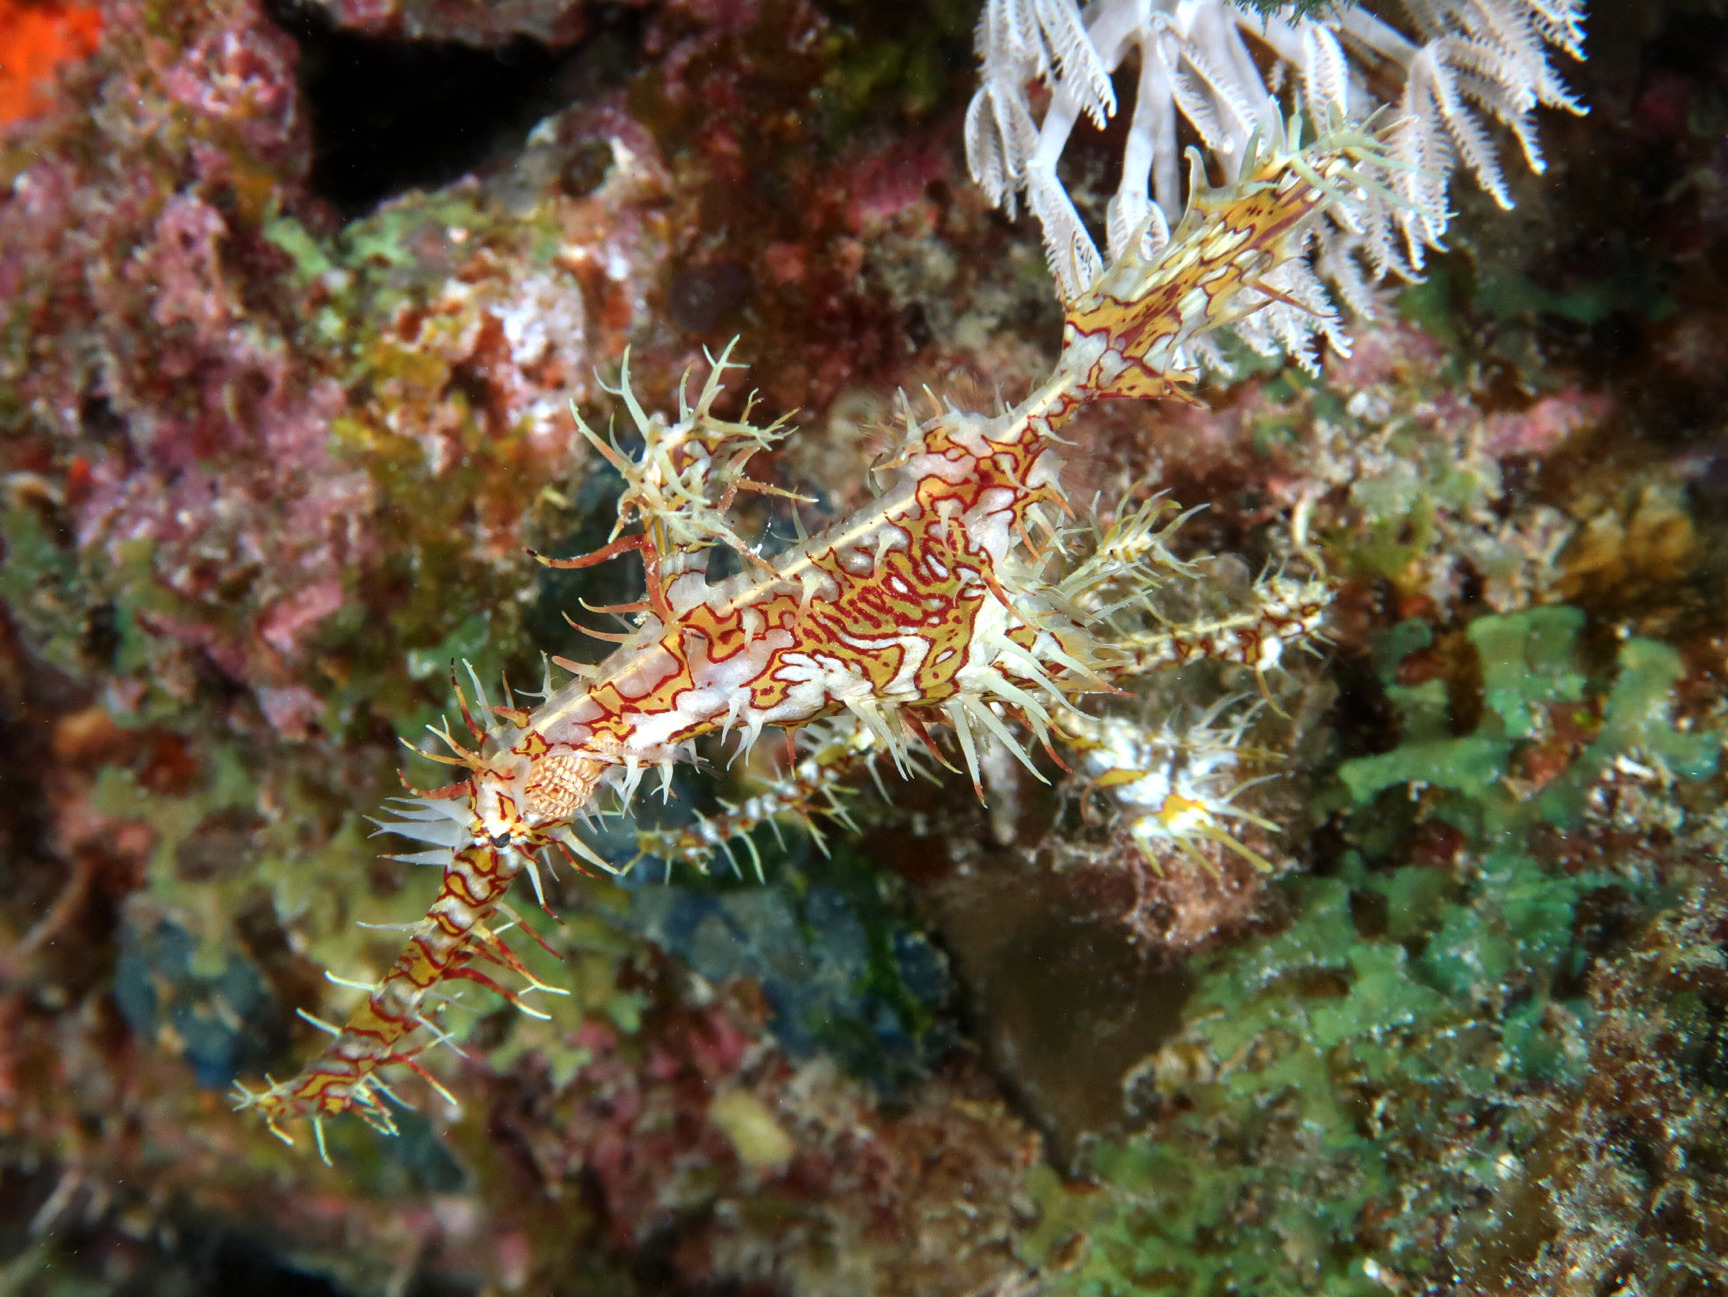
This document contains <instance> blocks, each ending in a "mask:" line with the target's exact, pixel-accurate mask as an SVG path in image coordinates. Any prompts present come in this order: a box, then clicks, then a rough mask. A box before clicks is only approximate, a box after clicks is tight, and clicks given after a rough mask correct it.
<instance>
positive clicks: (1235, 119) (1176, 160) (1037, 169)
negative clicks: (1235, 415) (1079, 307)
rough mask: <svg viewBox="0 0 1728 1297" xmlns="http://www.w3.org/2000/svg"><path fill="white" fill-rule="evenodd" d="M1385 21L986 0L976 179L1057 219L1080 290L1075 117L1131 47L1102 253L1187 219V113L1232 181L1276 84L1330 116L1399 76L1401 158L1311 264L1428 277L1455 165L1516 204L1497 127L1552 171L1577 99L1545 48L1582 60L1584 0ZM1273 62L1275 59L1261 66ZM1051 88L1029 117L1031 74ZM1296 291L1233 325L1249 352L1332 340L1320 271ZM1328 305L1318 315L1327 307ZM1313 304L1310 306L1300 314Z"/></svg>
mask: <svg viewBox="0 0 1728 1297" xmlns="http://www.w3.org/2000/svg"><path fill="white" fill-rule="evenodd" d="M1385 7H1386V8H1389V9H1390V10H1391V13H1390V14H1389V16H1388V17H1381V16H1377V15H1376V14H1374V13H1370V12H1368V11H1367V10H1364V9H1360V8H1341V9H1339V10H1336V11H1331V12H1328V13H1327V14H1325V15H1324V16H1318V17H1308V18H1299V17H1297V16H1296V13H1295V10H1294V8H1293V7H1289V8H1286V9H1283V10H1279V11H1276V12H1273V13H1270V14H1263V13H1260V12H1258V11H1251V10H1249V9H1247V8H1245V7H1239V6H1238V5H1237V4H1235V3H1232V2H1231V0H1092V3H1090V4H1088V5H1086V7H1085V9H1084V10H1083V11H1082V10H1081V9H1080V8H1079V7H1078V4H1077V0H986V3H985V7H984V13H983V16H982V18H981V19H980V20H979V24H978V33H977V41H978V53H979V58H980V61H981V63H982V81H981V84H980V87H979V90H978V93H977V95H976V96H975V97H974V99H973V101H972V105H971V109H970V111H969V112H968V114H967V118H966V154H967V161H968V164H969V165H970V167H971V170H972V174H973V176H974V177H975V178H976V179H977V181H978V183H979V184H980V185H981V186H982V188H983V189H984V191H985V193H987V194H988V195H989V196H990V198H991V199H992V201H994V202H996V203H998V204H1000V205H1001V206H1003V207H1004V208H1005V209H1006V210H1007V211H1008V212H1009V214H1010V215H1012V214H1013V213H1014V210H1015V200H1016V198H1017V196H1018V195H1020V194H1022V193H1023V194H1024V195H1025V197H1026V201H1027V206H1029V207H1030V208H1031V209H1032V211H1033V213H1034V214H1035V215H1036V216H1037V217H1038V219H1039V221H1040V223H1041V224H1042V226H1043V230H1044V241H1045V250H1046V253H1047V255H1048V256H1049V259H1050V265H1051V269H1052V271H1053V273H1054V274H1055V275H1056V278H1057V280H1058V283H1059V285H1060V287H1061V290H1062V293H1063V295H1064V296H1065V297H1068V298H1070V299H1072V298H1073V297H1075V296H1077V295H1078V294H1080V293H1082V292H1084V291H1085V289H1086V288H1087V287H1088V286H1089V285H1090V283H1091V281H1092V279H1093V278H1094V277H1096V275H1097V274H1098V273H1099V271H1100V269H1101V268H1102V266H1103V265H1104V263H1105V260H1106V255H1105V254H1101V253H1100V252H1099V249H1098V247H1097V245H1096V243H1095V242H1094V240H1093V235H1092V233H1091V232H1090V231H1089V230H1088V229H1087V227H1086V224H1085V222H1084V221H1083V220H1082V218H1081V216H1080V214H1079V212H1078V211H1077V210H1076V208H1075V206H1074V203H1073V200H1072V199H1071V198H1070V197H1069V195H1068V192H1067V190H1066V188H1065V187H1064V185H1063V183H1062V180H1061V177H1060V175H1059V173H1058V164H1059V162H1060V161H1061V158H1062V154H1063V152H1064V150H1065V148H1066V147H1067V143H1068V140H1069V138H1070V136H1071V134H1072V132H1073V130H1074V128H1075V126H1076V125H1077V124H1078V123H1079V121H1080V118H1081V117H1083V116H1084V117H1087V118H1090V119H1091V120H1092V121H1093V122H1095V123H1098V124H1102V123H1103V121H1104V120H1105V119H1106V118H1108V117H1109V116H1111V115H1113V114H1114V113H1115V111H1116V102H1115V96H1114V92H1113V90H1112V88H1111V82H1110V76H1111V74H1113V73H1115V72H1116V71H1117V70H1119V69H1120V68H1122V67H1123V65H1124V64H1125V63H1126V62H1128V60H1129V57H1130V55H1133V56H1135V57H1136V58H1137V60H1138V63H1139V74H1138V77H1137V81H1136V90H1135V96H1134V105H1133V111H1132V115H1131V117H1130V120H1129V127H1128V133H1127V141H1126V144H1125V146H1124V150H1123V166H1122V179H1121V183H1120V185H1119V187H1118V188H1117V191H1116V193H1115V195H1114V196H1113V197H1112V198H1111V200H1110V203H1109V206H1108V209H1107V211H1106V215H1105V230H1104V234H1105V243H1106V249H1107V255H1108V257H1110V258H1114V257H1116V256H1118V255H1120V254H1121V253H1122V251H1123V250H1124V249H1125V248H1126V246H1127V244H1128V241H1129V240H1130V239H1133V238H1138V237H1140V236H1141V232H1142V231H1144V230H1146V229H1148V222H1149V218H1150V217H1151V215H1152V213H1153V211H1154V209H1155V208H1156V209H1158V210H1159V211H1160V213H1161V219H1160V220H1159V221H1157V222H1156V226H1155V228H1154V235H1153V236H1154V237H1156V229H1159V228H1168V226H1170V225H1172V224H1174V223H1175V221H1176V220H1177V219H1178V218H1179V217H1180V216H1181V214H1182V208H1183V204H1184V202H1185V195H1184V194H1183V192H1182V183H1181V179H1182V165H1181V157H1180V146H1179V142H1178V134H1177V132H1178V125H1179V123H1178V118H1181V119H1183V120H1185V121H1186V122H1187V123H1188V125H1189V126H1190V127H1191V128H1192V130H1193V131H1194V132H1195V134H1197V135H1198V136H1199V137H1200V139H1201V140H1202V141H1203V142H1204V143H1205V146H1206V149H1207V151H1208V152H1210V153H1211V155H1212V158H1213V160H1214V163H1215V164H1216V165H1217V167H1218V168H1219V169H1220V170H1221V171H1222V172H1223V173H1224V174H1225V176H1226V177H1227V178H1234V177H1235V175H1236V174H1237V173H1238V171H1239V169H1240V167H1241V165H1242V160H1243V158H1244V156H1245V154H1246V153H1247V151H1248V149H1249V147H1250V145H1251V143H1252V141H1253V140H1254V139H1255V138H1256V137H1259V138H1261V139H1266V138H1269V137H1270V136H1271V135H1272V134H1273V132H1275V131H1277V130H1279V129H1281V126H1282V120H1283V116H1284V112H1285V110H1284V108H1283V106H1282V105H1281V104H1280V102H1279V91H1280V89H1281V88H1282V87H1283V86H1284V85H1285V84H1289V85H1290V86H1291V87H1292V93H1293V95H1294V96H1295V102H1294V103H1293V104H1292V105H1291V107H1292V108H1297V107H1299V108H1301V109H1302V110H1303V111H1305V112H1306V113H1307V114H1308V115H1309V116H1310V117H1311V118H1313V119H1315V120H1317V121H1322V122H1324V121H1328V120H1334V119H1341V118H1351V117H1355V118H1361V117H1365V116H1366V115H1367V114H1369V113H1371V112H1373V111H1374V110H1375V109H1377V108H1379V107H1381V106H1382V105H1381V103H1380V101H1379V99H1378V98H1377V97H1376V95H1375V93H1374V91H1373V90H1371V89H1370V81H1369V74H1370V73H1372V74H1374V84H1375V85H1376V86H1384V85H1385V84H1386V83H1387V74H1388V73H1392V74H1396V75H1397V76H1398V77H1399V78H1400V79H1401V81H1402V88H1401V90H1400V92H1399V94H1398V99H1397V103H1396V105H1395V111H1396V114H1397V124H1396V126H1394V127H1393V129H1392V131H1391V137H1390V141H1389V152H1390V154H1391V156H1392V158H1393V160H1394V162H1396V163H1397V164H1399V169H1398V170H1397V171H1396V173H1395V175H1394V177H1393V180H1392V182H1391V188H1390V190H1389V191H1386V192H1381V193H1366V192H1365V193H1364V194H1363V195H1362V196H1361V198H1362V201H1360V202H1357V203H1354V204H1351V205H1350V208H1349V212H1348V215H1347V216H1345V217H1344V218H1343V219H1339V220H1335V221H1334V222H1333V223H1332V224H1331V225H1329V226H1328V227H1326V228H1325V229H1324V230H1323V231H1322V233H1321V235H1320V238H1319V240H1318V246H1317V249H1316V255H1315V260H1314V265H1315V267H1316V270H1317V271H1318V274H1319V276H1321V277H1323V278H1324V280H1325V281H1326V282H1328V283H1330V284H1332V285H1333V287H1334V289H1335V290H1336V292H1337V295H1338V296H1339V298H1340V299H1341V300H1342V301H1343V303H1344V304H1345V305H1346V306H1347V307H1349V308H1350V309H1352V310H1355V311H1363V310H1364V309H1366V308H1367V307H1369V306H1370V305H1371V302H1372V295H1371V293H1370V291H1369V280H1370V278H1380V277H1383V276H1385V275H1388V274H1392V275H1398V276H1401V277H1404V278H1414V277H1416V276H1417V275H1419V273H1420V271H1421V269H1422V265H1423V261H1424V259H1425V257H1426V255H1427V253H1428V251H1429V250H1431V249H1438V248H1441V247H1443V246H1444V245H1443V240H1444V237H1445V234H1446V228H1447V225H1448V223H1449V221H1450V218H1451V212H1450V209H1449V207H1448V204H1447V198H1446V193H1447V188H1448V185H1449V182H1450V180H1451V177H1452V174H1453V172H1454V171H1455V170H1457V169H1458V168H1459V166H1460V164H1461V165H1462V166H1463V167H1464V168H1465V169H1467V170H1468V171H1469V172H1470V174H1471V175H1472V177H1473V178H1474V179H1475V180H1476V182H1477V183H1478V184H1479V185H1480V186H1481V187H1482V189H1483V190H1484V191H1486V192H1487V193H1488V194H1489V195H1490V196H1491V197H1492V198H1493V199H1494V200H1495V201H1496V202H1497V203H1499V204H1500V205H1501V206H1503V207H1509V206H1511V202H1512V198H1511V192H1510V189H1509V187H1508V185H1507V182H1506V176H1505V173H1504V171H1503V169H1502V166H1501V161H1500V154H1501V149H1500V146H1499V144H1498V142H1497V141H1496V140H1495V138H1494V129H1495V127H1496V126H1498V127H1501V128H1504V129H1505V130H1506V131H1508V132H1510V134H1511V135H1512V137H1513V138H1514V139H1515V140H1516V141H1517V143H1518V147H1519V149H1520V151H1521V152H1522V153H1523V156H1524V161H1525V163H1526V164H1527V165H1528V166H1529V167H1530V169H1531V170H1533V171H1536V172H1540V171H1541V170H1542V169H1543V165H1544V164H1543V158H1542V152H1541V147H1540V144H1539V143H1538V141H1537V136H1536V124H1535V110H1536V108H1537V107H1538V106H1543V105H1545V106H1548V107H1552V108H1559V109H1563V110H1566V111H1568V112H1583V111H1584V109H1583V107H1582V106H1581V105H1580V104H1579V103H1578V101H1577V100H1576V99H1574V98H1573V97H1572V95H1571V93H1570V92H1569V91H1568V90H1567V89H1566V86H1565V84H1564V83H1563V82H1562V81H1561V79H1560V76H1559V74H1558V72H1556V70H1555V68H1554V65H1553V62H1552V59H1551V54H1552V52H1553V51H1554V50H1560V51H1563V52H1565V53H1566V54H1568V55H1570V56H1571V57H1573V58H1582V57H1583V41H1584V31H1583V21H1584V14H1583V0H1396V3H1395V5H1394V0H1385ZM1268 63H1270V65H1271V66H1270V70H1268V71H1262V68H1263V66H1265V65H1266V64H1268ZM1034 83H1042V84H1043V85H1045V86H1046V87H1047V88H1048V89H1049V91H1050V102H1049V105H1048V107H1046V109H1045V111H1044V114H1043V116H1042V119H1037V118H1035V116H1034V113H1033V110H1032V107H1031V104H1030V102H1029V100H1028V98H1027V90H1028V87H1029V86H1031V85H1032V84H1034ZM1289 273H1290V274H1291V276H1292V281H1291V284H1290V286H1289V296H1291V297H1292V298H1293V299H1294V300H1295V301H1297V302H1300V303H1301V306H1292V305H1287V304H1284V303H1276V304H1274V305H1272V306H1269V307H1268V308H1267V309H1266V310H1264V311H1263V312H1261V313H1260V314H1259V315H1257V316H1255V317H1252V319H1251V321H1249V322H1248V323H1246V324H1245V325H1244V326H1243V327H1241V328H1239V329H1238V332H1239V333H1240V334H1241V335H1242V336H1243V337H1244V339H1245V340H1246V341H1248V342H1249V344H1250V345H1251V346H1253V347H1255V349H1256V350H1260V349H1263V348H1265V347H1268V346H1276V347H1281V348H1283V349H1286V350H1290V351H1291V352H1292V354H1296V355H1299V356H1300V355H1303V354H1305V352H1306V350H1307V348H1308V346H1309V344H1310V343H1311V342H1312V341H1313V339H1314V338H1315V337H1316V336H1328V337H1330V336H1332V335H1334V334H1335V332H1336V330H1335V325H1334V324H1333V323H1332V322H1331V321H1332V317H1331V310H1330V305H1329V303H1328V302H1327V301H1326V299H1325V295H1324V293H1321V294H1320V296H1319V298H1318V301H1317V302H1316V300H1314V294H1315V292H1316V290H1317V286H1318V284H1319V282H1320V280H1319V279H1316V278H1315V277H1314V275H1313V274H1309V275H1308V276H1307V277H1306V278H1304V277H1302V275H1301V272H1299V271H1296V270H1292V271H1290V272H1289ZM1317 306H1318V307H1320V308H1323V309H1316V307H1317ZM1304 308H1306V309H1304Z"/></svg>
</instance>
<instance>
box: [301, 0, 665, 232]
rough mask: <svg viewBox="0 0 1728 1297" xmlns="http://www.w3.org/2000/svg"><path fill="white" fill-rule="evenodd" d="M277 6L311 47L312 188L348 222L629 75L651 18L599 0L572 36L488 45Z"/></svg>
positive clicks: (494, 157)
mask: <svg viewBox="0 0 1728 1297" xmlns="http://www.w3.org/2000/svg"><path fill="white" fill-rule="evenodd" d="M269 7H270V13H271V16H272V17H273V18H274V19H275V21H276V22H277V24H278V25H280V26H281V27H282V28H283V30H285V31H286V32H288V34H289V35H291V36H292V37H293V38H294V39H295V41H296V42H297V43H298V45H299V46H300V78H299V79H300V88H301V93H302V95H303V96H304V99H305V103H306V106H307V111H308V113H309V114H310V117H311V121H312V176H311V185H312V189H313V191H314V192H315V193H316V194H317V195H319V196H320V197H322V198H324V199H326V200H327V201H329V202H330V203H331V204H332V205H333V206H334V207H335V208H336V210H337V211H338V212H339V213H340V215H341V216H342V218H343V219H344V220H351V219H353V218H354V217H357V216H363V215H365V214H366V213H367V212H369V211H371V210H372V209H373V208H375V207H377V206H378V205H379V204H380V203H382V202H384V201H385V200H386V199H388V198H390V197H392V196H393V195H395V194H399V193H402V192H404V191H406V190H409V189H415V188H422V189H433V188H437V187H439V186H441V185H447V184H449V183H451V182H452V181H454V180H456V179H458V178H460V177H461V176H463V175H466V174H468V173H469V172H472V171H476V170H480V169H483V168H485V167H487V166H489V165H493V164H496V163H498V162H500V161H502V160H503V159H505V158H507V157H509V156H510V155H511V154H513V153H514V152H516V151H517V150H518V149H520V148H521V146H522V141H523V139H524V138H525V137H526V136H527V134H528V132H529V131H530V130H532V129H533V127H534V125H535V123H536V122H538V121H540V120H541V119H542V118H543V117H545V116H547V115H548V114H549V113H553V112H556V111H557V110H559V109H560V108H563V107H566V106H568V105H569V104H571V103H573V102H575V101H577V100H580V99H583V98H587V97H589V96H592V95H593V94H594V93H596V92H597V91H599V90H601V89H604V88H606V87H607V86H608V85H609V84H612V83H616V82H619V81H621V80H622V79H623V75H624V73H623V70H624V69H627V68H629V67H630V66H632V64H633V63H634V62H635V59H636V53H635V52H636V47H637V45H638V44H639V37H640V29H641V23H642V18H641V13H640V11H639V10H637V9H634V8H629V7H624V6H619V5H596V6H595V12H594V14H593V16H592V18H591V20H590V22H589V24H588V28H587V34H586V36H585V37H584V39H583V40H581V41H579V42H577V43H575V44H573V45H570V46H566V47H563V48H554V47H552V46H548V45H545V44H542V43H541V42H539V41H536V40H532V39H530V38H528V37H525V36H519V37H516V38H515V39H513V40H511V41H509V42H508V43H507V44H504V45H501V46H499V47H498V48H496V49H478V48H475V47H473V46H469V45H463V44H459V43H457V42H454V41H433V40H411V39H407V38H404V37H389V36H372V35H361V34H358V33H355V32H351V31H343V30H339V29H337V28H336V27H334V26H333V25H332V24H331V22H330V20H329V18H328V17H327V16H326V15H325V14H324V13H323V12H321V11H320V10H318V9H316V8H314V7H312V6H309V5H305V4H300V3H296V2H295V0H275V2H274V3H272V4H270V6H269Z"/></svg>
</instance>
